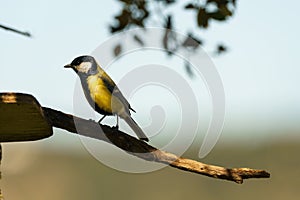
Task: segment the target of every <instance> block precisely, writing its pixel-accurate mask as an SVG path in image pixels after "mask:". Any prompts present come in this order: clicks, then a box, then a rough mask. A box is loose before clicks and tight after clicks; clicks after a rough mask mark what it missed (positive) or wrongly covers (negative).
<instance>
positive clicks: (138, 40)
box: [133, 35, 144, 46]
mask: <svg viewBox="0 0 300 200" xmlns="http://www.w3.org/2000/svg"><path fill="white" fill-rule="evenodd" d="M133 39H134V41H136V42H137V43H139V45H141V46H144V42H143V40H142V39H141V38H140V36H138V35H134V36H133Z"/></svg>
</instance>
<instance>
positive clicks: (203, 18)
mask: <svg viewBox="0 0 300 200" xmlns="http://www.w3.org/2000/svg"><path fill="white" fill-rule="evenodd" d="M208 19H209V17H208V15H207V13H206V10H205V8H200V9H199V10H198V16H197V22H198V26H199V27H202V28H207V26H208Z"/></svg>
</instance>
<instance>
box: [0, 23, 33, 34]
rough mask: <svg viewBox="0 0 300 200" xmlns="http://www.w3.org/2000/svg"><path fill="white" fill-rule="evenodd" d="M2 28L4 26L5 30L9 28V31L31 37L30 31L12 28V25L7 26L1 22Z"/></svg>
mask: <svg viewBox="0 0 300 200" xmlns="http://www.w3.org/2000/svg"><path fill="white" fill-rule="evenodd" d="M0 28H2V29H4V30H7V31H12V32H14V33H18V34H21V35H24V36H26V37H31V34H30V33H29V32H25V31H20V30H17V29H15V28H11V27H8V26H5V25H1V24H0Z"/></svg>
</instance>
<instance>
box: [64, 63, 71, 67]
mask: <svg viewBox="0 0 300 200" xmlns="http://www.w3.org/2000/svg"><path fill="white" fill-rule="evenodd" d="M64 68H72V65H71V64H67V65H65V66H64Z"/></svg>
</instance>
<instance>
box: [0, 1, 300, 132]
mask: <svg viewBox="0 0 300 200" xmlns="http://www.w3.org/2000/svg"><path fill="white" fill-rule="evenodd" d="M0 5H1V6H0V22H1V24H5V25H10V26H12V27H16V28H18V29H21V30H28V31H30V32H31V33H32V34H33V38H32V39H29V38H26V37H23V36H20V35H17V34H14V33H11V32H7V31H4V30H0V44H1V47H0V55H1V56H0V57H1V65H0V69H1V75H0V91H10V92H11V91H15V92H25V93H31V94H34V95H35V96H36V97H37V98H38V100H39V102H40V103H41V104H42V105H43V106H48V107H52V108H56V109H60V110H62V111H65V112H69V113H72V112H73V108H72V106H73V103H72V99H73V93H74V84H75V81H76V79H75V74H73V73H71V72H70V71H68V70H65V69H63V65H64V64H66V63H68V62H70V61H71V60H72V59H73V58H74V57H76V56H78V55H81V54H89V53H91V52H92V51H93V50H94V49H95V48H96V47H97V46H99V45H100V44H101V43H102V42H104V41H106V40H107V39H108V38H109V37H110V34H109V32H108V28H107V26H108V24H109V23H110V22H112V16H113V15H114V14H116V12H117V11H118V10H119V9H118V8H119V4H118V3H116V1H99V0H98V1H96V0H87V1H71V0H65V1H53V0H51V1H50V0H41V1H33V0H27V1H20V0H19V1H14V0H12V1H0ZM299 7H300V2H299V1H294V0H288V1H284V4H283V2H282V1H274V0H265V1H258V0H257V1H241V0H240V1H239V3H238V9H237V12H236V14H235V16H234V17H233V18H232V19H231V20H229V21H228V22H227V23H225V24H219V23H213V24H212V25H211V27H210V29H209V30H206V31H203V32H202V33H203V37H204V38H206V39H207V40H206V44H207V46H206V47H207V51H210V49H211V47H213V46H214V44H216V42H219V41H224V43H225V44H228V45H229V48H230V49H229V52H228V53H227V54H225V55H223V56H221V57H215V58H212V59H213V61H214V63H215V65H216V67H217V69H218V70H219V73H220V75H221V77H222V79H223V83H224V87H225V94H226V121H225V130H232V131H233V132H239V131H241V130H242V129H243V128H244V129H245V128H247V129H249V130H254V131H258V132H264V133H270V132H273V131H275V130H279V131H287V132H296V131H298V130H300V125H299V122H298V121H299V119H300V104H299V102H300V94H299V90H298V89H297V85H299V84H300V80H299V75H300V68H299V67H300V66H299V60H298V58H299V56H298V53H299V51H298V48H299V46H300V42H299V38H298V37H299V35H300V27H299V22H298V16H297V13H298V8H299ZM179 15H181V14H180V12H179ZM189 16H191V15H189ZM187 20H188V19H186V18H185V16H180V17H179V18H178V19H177V23H178V25H179V26H178V27H179V29H178V31H180V30H181V29H184V28H185V27H186V26H187V23H186V21H187ZM188 21H190V20H188ZM108 51H110V49H109V50H108ZM125 58H126V57H125ZM180 65H181V63H180ZM180 65H179V67H180ZM112 76H114V75H113V74H112Z"/></svg>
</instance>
